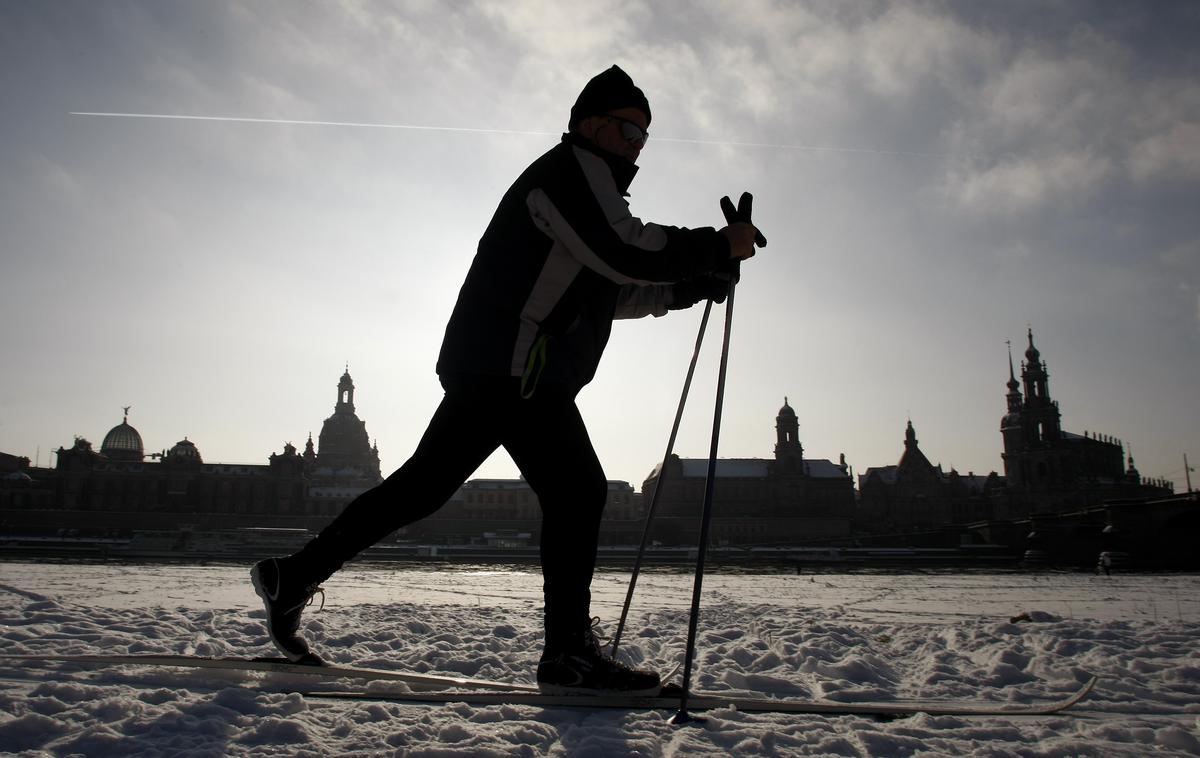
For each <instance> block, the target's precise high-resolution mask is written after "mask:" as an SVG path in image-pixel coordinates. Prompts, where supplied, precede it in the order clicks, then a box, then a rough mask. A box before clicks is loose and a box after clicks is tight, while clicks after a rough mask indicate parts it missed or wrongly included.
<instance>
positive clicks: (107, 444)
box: [100, 416, 145, 461]
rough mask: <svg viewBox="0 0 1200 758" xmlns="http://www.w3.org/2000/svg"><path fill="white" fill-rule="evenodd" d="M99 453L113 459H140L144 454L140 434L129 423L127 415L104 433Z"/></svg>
mask: <svg viewBox="0 0 1200 758" xmlns="http://www.w3.org/2000/svg"><path fill="white" fill-rule="evenodd" d="M100 453H101V455H104V456H106V457H108V458H111V459H112V460H114V461H140V460H142V458H143V457H145V456H144V451H143V448H142V435H140V434H138V430H137V429H134V428H133V427H132V426H130V425H129V416H126V417H125V420H124V421H122V422H121V423H120V424H117V425H116V426H114V427H113V428H112V429H110V430H109V431H108V434H106V435H104V442H102V443H100Z"/></svg>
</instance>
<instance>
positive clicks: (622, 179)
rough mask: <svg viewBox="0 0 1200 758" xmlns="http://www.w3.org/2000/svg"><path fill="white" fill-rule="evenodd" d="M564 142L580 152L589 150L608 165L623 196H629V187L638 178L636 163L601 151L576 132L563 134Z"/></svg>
mask: <svg viewBox="0 0 1200 758" xmlns="http://www.w3.org/2000/svg"><path fill="white" fill-rule="evenodd" d="M562 141H563V142H565V143H567V144H568V145H572V146H574V147H577V148H579V149H580V150H587V151H588V152H589V153H592V154H593V155H596V156H598V157H599V158H600V159H601V160H603V161H604V162H605V163H606V164H608V168H609V170H611V171H612V175H613V180H614V181H616V183H617V189H619V190H621V194H622V195H624V196H626V197H628V196H629V185H631V184H633V178H634V177H635V176H637V172H638V167H637V164H636V163H632V162H631V161H628V160H626V159H625V158H623V157H621V156H619V155H614V154H613V153H610V152H608V151H607V150H601V149H600V148H599V147H597V146H596V145H595V144H594V143H593V142H591V141H590V140H587V139H584V138H583V137H581V136H579V135H578V134H575V133H574V132H567V133H565V134H563V136H562Z"/></svg>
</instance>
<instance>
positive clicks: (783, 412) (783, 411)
mask: <svg viewBox="0 0 1200 758" xmlns="http://www.w3.org/2000/svg"><path fill="white" fill-rule="evenodd" d="M777 415H779V416H790V417H791V418H795V417H796V412H795V411H794V410H792V406H790V405H788V399H787V397H786V396H785V397H784V398H783V407H782V408H780V409H779V413H778V414H777Z"/></svg>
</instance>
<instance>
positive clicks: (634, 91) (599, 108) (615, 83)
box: [567, 66, 650, 131]
mask: <svg viewBox="0 0 1200 758" xmlns="http://www.w3.org/2000/svg"><path fill="white" fill-rule="evenodd" d="M621 108H637V109H638V110H640V111H642V112H643V113H645V114H646V124H647V125H649V123H650V103H649V101H647V100H646V96H645V95H644V94H642V91H641V90H640V89H638V88H637V86H636V85H634V83H633V79H630V78H629V74H627V73H625V72H624V71H622V70H621V68H620V67H619V66H613V67H612V68H610V69H608V70H607V71H603V72H601V73H599V74H596V75H595V76H593V77H592V79H591V81H589V82H588V83H587V86H585V87H584V88H583V91H582V92H580V93H579V98H578V99H577V100H576V101H575V105H573V106H571V120H570V122H568V124H567V130H568V131H575V127H576V126H578V125H579V122H580V121H583V120H584V119H585V118H587V117H588V116H599V115H602V114H605V113H608V112H609V111H615V110H619V109H621Z"/></svg>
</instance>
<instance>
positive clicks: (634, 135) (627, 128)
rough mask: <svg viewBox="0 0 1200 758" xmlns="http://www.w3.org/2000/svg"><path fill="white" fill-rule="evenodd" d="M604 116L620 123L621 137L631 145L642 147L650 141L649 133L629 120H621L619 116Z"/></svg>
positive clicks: (608, 114)
mask: <svg viewBox="0 0 1200 758" xmlns="http://www.w3.org/2000/svg"><path fill="white" fill-rule="evenodd" d="M604 115H605V117H606V118H611V119H612V120H614V121H617V122H619V123H620V125H621V136H622V137H624V138H625V139H626V140H628V141H630V142H633V143H640V144H642V145H645V144H646V140H648V139H650V132H648V131H646V130H644V129H642V127H640V126H638V125H637V124H635V123H633V122H632V121H630V120H629V119H627V118H621V117H620V116H614V115H612V114H611V113H606V114H604Z"/></svg>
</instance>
